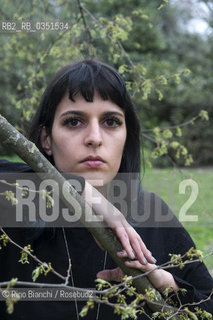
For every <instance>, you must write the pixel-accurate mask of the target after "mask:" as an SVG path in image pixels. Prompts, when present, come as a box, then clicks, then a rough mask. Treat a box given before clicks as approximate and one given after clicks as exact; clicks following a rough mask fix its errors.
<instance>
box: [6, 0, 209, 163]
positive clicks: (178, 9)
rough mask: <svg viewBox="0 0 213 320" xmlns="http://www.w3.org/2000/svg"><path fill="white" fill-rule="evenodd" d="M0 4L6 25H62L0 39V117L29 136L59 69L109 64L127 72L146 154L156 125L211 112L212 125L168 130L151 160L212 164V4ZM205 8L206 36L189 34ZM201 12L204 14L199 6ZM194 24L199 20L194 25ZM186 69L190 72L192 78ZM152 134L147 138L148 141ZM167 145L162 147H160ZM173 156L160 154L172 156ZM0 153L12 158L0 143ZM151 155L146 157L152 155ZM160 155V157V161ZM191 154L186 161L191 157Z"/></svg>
mask: <svg viewBox="0 0 213 320" xmlns="http://www.w3.org/2000/svg"><path fill="white" fill-rule="evenodd" d="M166 3H167V1H165V0H164V1H163V2H162V1H160V0H152V1H148V0H127V1H121V0H110V1H107V2H106V1H104V0H98V1H97V0H84V1H81V2H80V0H72V1H69V2H67V1H64V0H54V1H53V0H52V1H51V0H42V1H39V2H38V1H35V0H30V1H20V0H18V1H16V2H15V3H14V1H12V0H9V1H7V2H5V1H3V0H0V4H1V5H0V8H1V9H0V14H1V21H8V20H9V21H11V20H14V21H20V22H21V21H34V22H35V21H45V22H55V21H64V22H68V23H69V29H68V30H64V31H56V30H55V31H44V32H39V31H37V32H35V33H32V32H17V33H15V32H12V33H3V32H2V33H1V34H0V44H1V52H0V72H1V78H0V85H1V91H0V100H1V105H0V113H1V114H2V115H3V116H5V117H6V118H7V119H8V120H9V121H10V122H11V123H12V124H15V125H16V126H17V127H18V128H19V129H20V130H22V131H24V132H26V131H27V127H28V124H29V120H30V118H31V117H32V114H33V113H34V111H35V109H36V108H37V106H38V104H39V101H40V98H41V94H42V92H43V90H44V88H45V86H46V84H47V82H48V80H49V79H50V78H51V76H52V75H53V74H54V73H55V72H56V71H57V70H58V69H59V68H61V67H62V66H64V65H66V64H68V63H70V62H72V61H75V60H78V59H81V58H84V57H96V58H98V59H100V60H103V61H106V62H108V63H110V64H112V65H114V66H115V67H116V68H119V71H120V72H121V73H122V74H123V76H124V78H125V80H126V81H127V85H128V87H129V90H130V92H131V94H132V96H133V99H134V102H135V105H136V107H137V112H138V115H139V117H140V119H141V124H142V128H143V130H144V133H145V134H146V132H145V130H150V131H147V132H148V133H147V134H146V136H145V137H144V146H145V148H146V150H148V151H149V150H150V151H153V148H154V147H155V144H153V142H152V140H153V138H154V139H156V133H154V132H153V131H152V129H153V128H155V127H159V126H160V127H169V126H177V127H178V126H179V124H181V123H184V122H186V121H188V120H191V119H192V118H194V117H196V116H197V114H199V112H200V110H202V109H205V110H207V111H208V113H209V116H210V120H209V121H208V122H204V121H197V122H196V123H195V124H194V125H188V126H185V127H183V128H182V136H181V137H180V132H179V134H177V132H175V130H173V131H172V134H173V137H172V139H174V140H175V142H178V143H181V144H182V145H184V146H185V147H186V149H183V148H182V149H180V150H179V153H180V156H179V159H177V145H176V147H175V145H174V144H173V145H172V144H171V141H170V140H171V137H170V135H171V133H170V132H169V134H168V132H166V133H165V135H164V138H165V140H166V145H165V143H164V145H163V149H165V150H163V149H161V150H160V151H159V150H157V151H155V153H154V154H153V153H152V156H153V155H154V158H157V159H156V160H154V162H153V160H152V162H153V163H154V165H155V166H168V165H171V164H172V162H173V160H172V159H175V161H176V162H177V163H179V164H180V165H183V164H184V163H185V162H187V161H186V160H187V159H188V160H189V161H188V163H190V162H191V160H190V159H191V158H190V157H189V154H192V155H193V159H194V162H193V165H194V166H200V165H211V164H212V160H213V150H212V139H213V132H212V130H211V128H212V124H213V123H212V115H213V108H212V106H213V97H212V91H213V77H212V65H213V59H212V58H213V57H212V55H213V54H212V52H213V50H212V49H213V33H212V27H213V22H212V21H213V5H212V1H207V0H203V1H199V0H190V1H182V2H181V5H180V4H179V3H178V1H174V0H173V1H171V2H170V3H169V4H168V5H167V6H165V7H164V8H162V9H161V10H158V9H159V7H160V6H162V5H166ZM200 5H202V6H205V8H207V9H206V10H207V11H205V12H207V13H206V14H205V15H203V16H202V18H203V20H204V19H205V22H206V24H207V26H208V29H207V32H206V33H196V32H191V31H190V30H189V27H188V24H189V22H190V21H192V19H194V18H199V17H198V12H197V11H196V10H193V8H194V9H196V8H198V9H199V8H203V7H200ZM199 10H200V9H199ZM196 23H197V22H195V24H196ZM188 69H189V70H190V71H191V72H190V73H189V71H188ZM147 136H148V137H147ZM161 146H162V145H161ZM167 151H168V152H169V157H168V156H166V157H165V156H164V157H162V156H161V155H162V154H167ZM0 153H1V154H2V155H3V154H8V153H10V151H9V150H6V149H5V148H3V147H2V146H0ZM148 154H149V152H148ZM159 155H160V157H158V156H159ZM187 157H188V158H187Z"/></svg>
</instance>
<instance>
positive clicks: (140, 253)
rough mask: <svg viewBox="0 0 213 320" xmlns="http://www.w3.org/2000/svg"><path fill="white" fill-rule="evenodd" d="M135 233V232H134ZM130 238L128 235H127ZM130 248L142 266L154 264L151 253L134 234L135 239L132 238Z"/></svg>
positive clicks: (154, 260)
mask: <svg viewBox="0 0 213 320" xmlns="http://www.w3.org/2000/svg"><path fill="white" fill-rule="evenodd" d="M135 233H136V232H135ZM129 237H130V235H129ZM132 238H133V240H132V241H131V246H132V248H133V250H134V252H135V254H136V257H137V258H138V260H139V261H140V262H141V263H142V264H146V263H147V262H149V263H156V262H157V260H156V259H155V258H154V257H153V256H152V253H151V251H149V250H148V249H147V247H146V245H145V244H144V242H143V241H142V239H141V237H140V236H139V235H138V234H137V233H136V236H135V237H132Z"/></svg>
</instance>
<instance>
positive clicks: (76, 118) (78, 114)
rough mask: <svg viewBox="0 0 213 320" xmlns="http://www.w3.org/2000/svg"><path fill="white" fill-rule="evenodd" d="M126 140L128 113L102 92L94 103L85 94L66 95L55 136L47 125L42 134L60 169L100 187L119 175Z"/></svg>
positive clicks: (56, 115)
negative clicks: (125, 115)
mask: <svg viewBox="0 0 213 320" xmlns="http://www.w3.org/2000/svg"><path fill="white" fill-rule="evenodd" d="M125 141H126V123H125V117H124V112H123V111H122V109H121V108H120V107H119V106H117V105H116V104H115V103H113V102H112V101H110V100H103V99H102V98H101V97H100V96H99V95H98V94H96V95H95V96H94V100H93V102H87V101H85V100H84V98H83V97H82V96H81V95H76V96H75V102H73V101H71V100H70V99H69V98H68V95H65V96H64V98H63V99H62V101H61V102H60V103H59V105H58V107H57V109H56V113H55V118H54V122H53V127H52V132H51V135H48V134H47V133H46V131H45V128H44V129H43V130H42V133H41V143H42V146H43V148H44V150H45V152H46V153H47V154H48V155H52V156H53V159H54V162H55V165H56V167H57V168H58V169H59V170H60V171H63V172H69V173H74V174H77V175H81V176H83V177H84V178H85V179H86V180H90V183H92V184H93V185H96V186H97V185H98V184H99V183H100V184H102V185H105V184H106V183H108V182H109V181H111V180H112V179H113V178H114V176H115V175H116V174H117V172H118V170H119V167H120V163H121V158H122V154H123V149H124V144H125ZM91 180H100V181H99V183H97V182H96V183H95V182H92V181H91Z"/></svg>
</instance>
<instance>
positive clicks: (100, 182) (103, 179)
mask: <svg viewBox="0 0 213 320" xmlns="http://www.w3.org/2000/svg"><path fill="white" fill-rule="evenodd" d="M79 175H81V176H82V177H84V179H85V180H86V181H87V182H88V183H90V184H91V185H92V186H93V187H103V186H105V185H107V184H108V183H109V182H110V181H112V179H113V178H114V177H115V176H116V173H115V174H113V173H104V174H103V173H100V172H85V173H83V174H79Z"/></svg>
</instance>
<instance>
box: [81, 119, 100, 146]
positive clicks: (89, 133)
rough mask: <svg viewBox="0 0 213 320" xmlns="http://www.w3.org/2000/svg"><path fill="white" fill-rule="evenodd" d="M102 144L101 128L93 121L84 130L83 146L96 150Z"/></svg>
mask: <svg viewBox="0 0 213 320" xmlns="http://www.w3.org/2000/svg"><path fill="white" fill-rule="evenodd" d="M102 143H103V140H102V134H101V128H100V125H99V123H98V121H93V122H92V123H90V124H89V125H88V127H87V130H86V135H85V144H86V145H87V146H91V147H94V148H97V147H99V146H101V145H102Z"/></svg>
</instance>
